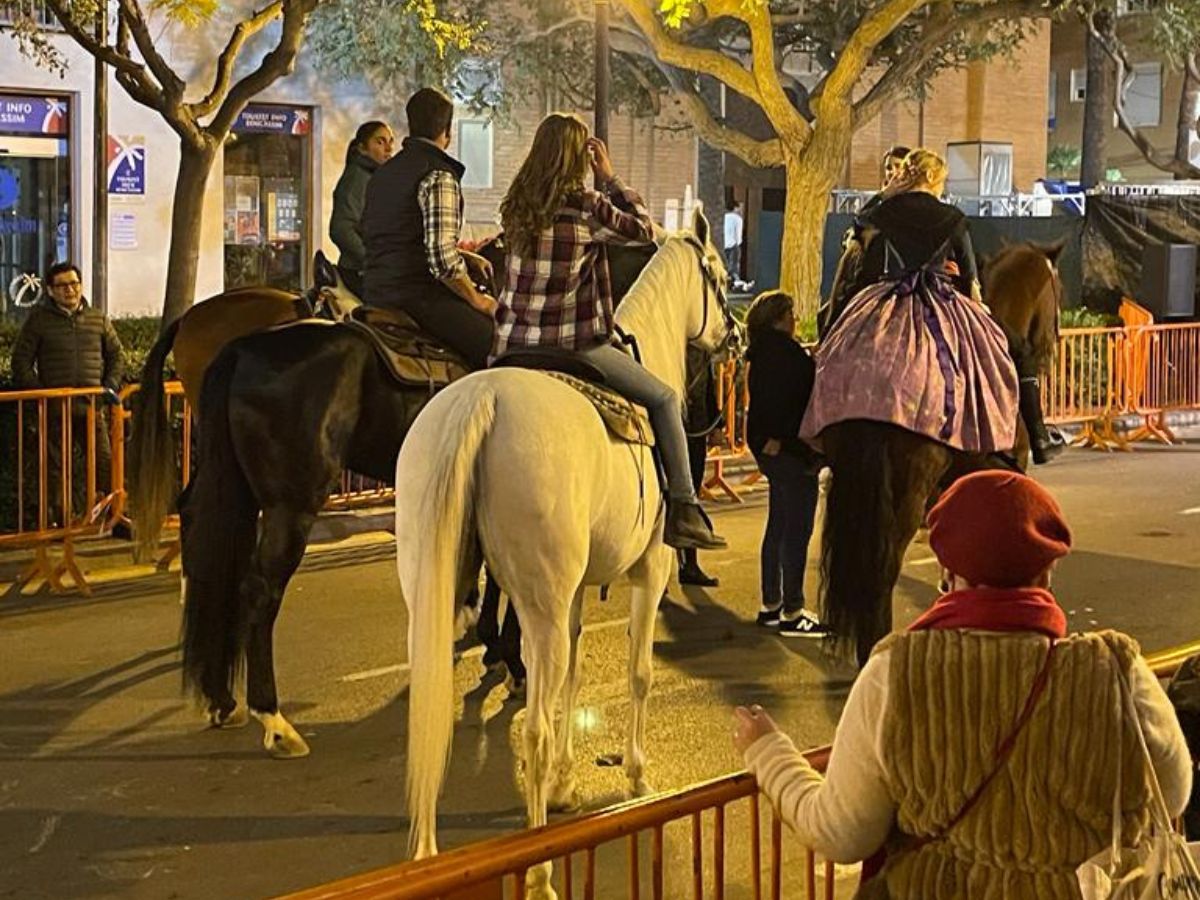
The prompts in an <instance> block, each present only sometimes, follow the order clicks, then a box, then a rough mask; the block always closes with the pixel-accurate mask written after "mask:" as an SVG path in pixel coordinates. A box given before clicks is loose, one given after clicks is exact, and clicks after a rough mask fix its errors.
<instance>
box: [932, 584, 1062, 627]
mask: <svg viewBox="0 0 1200 900" xmlns="http://www.w3.org/2000/svg"><path fill="white" fill-rule="evenodd" d="M935 628H936V629H950V628H971V629H975V630H978V631H1036V632H1039V633H1041V634H1044V635H1046V636H1047V637H1052V638H1063V637H1066V636H1067V617H1066V614H1065V613H1064V612H1063V611H1062V607H1060V606H1059V605H1058V603H1057V602H1056V601H1055V599H1054V595H1053V594H1051V593H1050V592H1049V591H1048V590H1046V589H1045V588H1035V587H1022V588H989V587H977V588H967V589H966V590H963V591H954V592H952V593H949V594H943V595H942V596H941V597H939V598H938V599H937V602H936V603H934V604H933V606H931V607H929V609H927V610H926V611H925V614H924V615H922V616H921V617H920V618H919V619H917V621H915V622H913V623H912V625H910V626H909V629H908V630H909V631H928V630H930V629H935Z"/></svg>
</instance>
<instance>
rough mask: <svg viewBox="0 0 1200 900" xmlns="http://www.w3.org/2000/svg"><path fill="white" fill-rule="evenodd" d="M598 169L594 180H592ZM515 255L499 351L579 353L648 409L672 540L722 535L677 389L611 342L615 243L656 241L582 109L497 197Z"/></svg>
mask: <svg viewBox="0 0 1200 900" xmlns="http://www.w3.org/2000/svg"><path fill="white" fill-rule="evenodd" d="M589 174H590V175H592V176H594V177H595V181H596V189H595V190H591V189H589V188H588V187H587V184H586V181H587V178H588V176H589ZM500 221H501V224H502V226H503V228H504V234H505V239H506V241H507V243H508V247H509V255H508V260H507V267H506V272H505V278H504V287H503V289H502V290H501V292H500V297H499V299H498V303H497V308H496V340H495V346H494V348H493V356H499V355H501V354H503V353H505V352H507V351H509V350H519V349H522V348H529V347H555V348H558V349H561V350H568V351H572V352H575V353H578V354H580V356H582V357H583V358H585V359H586V360H587V361H588V362H589V363H591V364H592V365H593V366H595V367H596V368H597V369H599V370H600V371H601V372H603V373H604V377H605V380H606V382H607V384H608V386H609V387H611V388H612V389H613V390H615V391H617V392H618V393H619V394H621V395H622V396H624V397H627V398H628V399H630V400H632V401H633V402H635V403H641V404H643V405H644V406H645V407H646V409H647V411H648V412H649V414H650V422H651V425H652V426H653V427H654V435H655V438H656V441H657V443H658V445H659V447H660V448H661V450H662V457H663V464H664V466H665V467H666V470H667V484H668V494H669V499H668V505H667V522H666V529H665V532H664V534H663V540H664V542H665V543H666V544H668V545H669V546H672V547H676V548H679V549H687V548H690V547H696V548H700V549H717V548H720V547H724V546H725V542H724V541H723V540H722V539H721V538H719V537H717V536H716V535H714V534H713V532H712V526H711V525H710V524H709V523H708V520H707V518H706V517H705V516H704V513H703V512H702V511H701V510H700V506H699V504H698V503H697V501H696V493H695V490H694V489H693V487H692V479H691V473H690V469H689V466H688V457H687V438H686V437H685V435H684V430H683V409H682V406H681V402H680V398H679V397H678V396H677V395H676V394H675V392H674V391H673V390H672V389H671V388H670V387H669V386H667V385H666V384H663V383H662V382H661V381H659V380H658V379H657V378H655V377H654V376H653V375H651V374H650V373H649V372H647V371H646V370H645V369H643V368H642V367H641V366H640V365H639V364H638V363H637V362H636V361H635V360H634V359H633V358H632V357H631V356H629V355H628V354H627V353H625V352H624V351H623V350H621V349H620V348H618V347H617V346H616V345H615V344H614V343H613V337H614V333H613V298H612V280H611V276H610V273H609V268H608V252H607V246H608V245H610V244H624V245H645V244H650V243H653V241H654V223H653V222H652V221H651V219H650V213H649V212H648V211H647V210H646V206H645V204H644V203H643V201H642V198H641V197H639V196H638V195H637V194H636V193H635V192H634V191H633V190H631V189H630V188H628V187H626V186H625V185H624V184H623V183H622V182H621V180H620V179H619V178H617V176H616V174H615V173H614V172H613V166H612V161H611V159H610V158H609V155H608V148H607V147H606V146H605V145H604V142H603V141H601V140H600V139H599V138H594V137H591V136H590V135H589V134H588V129H587V126H586V125H585V124H584V123H583V121H582V120H581V119H579V117H578V116H573V115H569V114H565V113H551V114H550V115H549V116H547V117H546V118H545V119H543V120H542V123H541V124H540V125H539V126H538V130H537V133H536V134H535V135H534V137H533V146H532V147H530V149H529V155H528V156H527V157H526V158H525V162H524V163H523V164H522V165H521V168H520V170H519V171H518V172H517V175H516V177H515V178H514V179H513V183H512V185H511V186H510V187H509V189H508V193H507V194H506V195H505V197H504V202H503V203H501V204H500Z"/></svg>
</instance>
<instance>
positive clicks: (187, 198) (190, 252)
mask: <svg viewBox="0 0 1200 900" xmlns="http://www.w3.org/2000/svg"><path fill="white" fill-rule="evenodd" d="M220 146H221V145H220V142H216V141H214V142H213V143H212V144H210V145H206V146H204V147H202V148H197V147H194V146H192V145H190V144H189V143H187V142H184V141H181V142H180V156H179V175H178V177H177V178H176V181H175V200H174V204H173V206H172V210H171V246H170V250H169V251H168V256H167V293H166V298H165V299H164V300H163V315H162V326H161V327H162V329H164V330H165V329H166V327H167V326H168V325H170V324H171V323H172V322H173V321H175V320H176V319H177V318H179V317H180V316H181V315H183V314H184V313H185V312H187V310H188V308H189V307H190V306H191V305H192V302H193V301H194V300H195V299H196V272H197V269H198V268H199V263H200V237H201V234H202V233H203V231H202V228H201V226H202V224H203V215H204V194H205V189H206V188H207V186H208V175H209V172H210V171H212V165H213V161H214V160H215V159H216V156H217V148H218V147H220Z"/></svg>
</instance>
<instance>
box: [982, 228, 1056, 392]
mask: <svg viewBox="0 0 1200 900" xmlns="http://www.w3.org/2000/svg"><path fill="white" fill-rule="evenodd" d="M1065 249H1066V241H1058V242H1056V243H1053V244H1037V243H1033V242H1025V243H1020V244H1011V245H1009V246H1006V247H1004V248H1003V249H1001V250H1000V252H999V253H997V254H996V255H995V256H993V257H992V258H991V259H989V260H988V261H987V265H986V268H985V269H984V271H983V297H984V300H985V301H986V302H987V305H988V307H989V308H990V309H991V310H992V315H994V316H995V317H996V319H998V320H999V321H1000V322H1002V323H1003V324H1004V325H1005V326H1006V327H1007V328H1008V329H1009V330H1010V331H1012V332H1013V333H1015V334H1018V335H1020V336H1021V337H1023V338H1025V339H1026V340H1027V341H1029V343H1030V345H1031V346H1032V347H1033V350H1034V354H1035V355H1036V357H1037V359H1038V365H1039V367H1040V368H1042V369H1043V370H1044V369H1045V368H1046V367H1047V366H1048V365H1049V364H1050V361H1051V359H1052V358H1053V356H1054V348H1055V346H1056V345H1057V342H1058V318H1059V310H1060V309H1061V307H1062V301H1063V286H1062V280H1061V279H1060V278H1059V274H1058V261H1059V258H1060V257H1061V256H1062V253H1063V251H1064V250H1065Z"/></svg>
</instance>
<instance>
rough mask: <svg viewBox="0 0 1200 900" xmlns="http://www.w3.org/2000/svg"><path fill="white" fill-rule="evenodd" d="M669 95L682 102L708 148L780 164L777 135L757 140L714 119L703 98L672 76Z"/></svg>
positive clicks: (767, 164) (758, 163)
mask: <svg viewBox="0 0 1200 900" xmlns="http://www.w3.org/2000/svg"><path fill="white" fill-rule="evenodd" d="M671 94H672V96H674V97H675V98H676V99H677V100H679V102H680V103H681V104H682V105H683V108H684V110H685V111H686V112H687V116H688V120H689V121H690V122H691V123H692V126H693V127H694V128H695V129H696V134H698V135H699V136H700V138H701V140H703V141H704V142H705V143H706V144H708V145H709V146H710V147H713V148H715V149H717V150H724V151H725V152H727V153H732V154H733V155H734V156H737V157H738V158H739V159H742V160H744V161H745V162H746V163H748V164H749V165H751V166H758V167H760V168H769V167H773V166H781V165H783V144H782V143H781V142H780V140H779V138H777V137H775V138H769V139H768V140H765V141H760V140H757V139H756V138H752V137H751V136H750V135H748V134H746V133H745V132H743V131H739V130H738V129H736V128H731V127H730V126H729V125H727V124H725V123H723V122H719V121H717V119H716V117H715V116H713V114H712V110H710V109H709V108H708V104H707V103H705V102H704V98H703V97H701V96H700V95H699V94H698V93H697V92H696V91H695V89H693V88H691V87H689V86H686V85H684V84H682V83H681V81H679V80H676V79H672V84H671Z"/></svg>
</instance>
